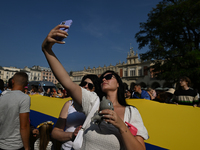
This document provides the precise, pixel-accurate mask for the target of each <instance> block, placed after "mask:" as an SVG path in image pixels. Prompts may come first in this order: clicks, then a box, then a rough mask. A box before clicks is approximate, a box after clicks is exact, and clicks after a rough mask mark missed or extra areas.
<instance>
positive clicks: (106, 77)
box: [101, 74, 113, 82]
mask: <svg viewBox="0 0 200 150" xmlns="http://www.w3.org/2000/svg"><path fill="white" fill-rule="evenodd" d="M112 77H113V74H107V75H106V76H104V77H102V79H101V82H103V79H104V78H105V79H106V80H110V79H112Z"/></svg>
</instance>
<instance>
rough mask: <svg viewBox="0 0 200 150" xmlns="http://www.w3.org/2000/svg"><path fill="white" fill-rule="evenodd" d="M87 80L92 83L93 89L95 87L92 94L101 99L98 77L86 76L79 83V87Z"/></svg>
mask: <svg viewBox="0 0 200 150" xmlns="http://www.w3.org/2000/svg"><path fill="white" fill-rule="evenodd" d="M87 78H88V79H90V80H91V81H92V82H93V84H94V87H95V90H94V92H95V93H96V94H97V95H98V96H99V98H100V99H101V98H102V91H101V84H100V80H99V77H98V76H97V75H94V74H87V75H85V76H84V77H83V78H82V80H81V83H80V84H79V85H81V84H82V83H83V82H84V81H85V79H87Z"/></svg>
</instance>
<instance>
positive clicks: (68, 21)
mask: <svg viewBox="0 0 200 150" xmlns="http://www.w3.org/2000/svg"><path fill="white" fill-rule="evenodd" d="M60 24H61V25H66V26H69V27H70V26H71V25H72V20H66V21H62V22H61V23H60ZM60 30H63V31H66V32H68V30H69V28H60ZM55 39H56V40H58V41H62V40H63V39H64V38H63V37H55Z"/></svg>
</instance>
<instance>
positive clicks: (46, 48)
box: [42, 25, 82, 104]
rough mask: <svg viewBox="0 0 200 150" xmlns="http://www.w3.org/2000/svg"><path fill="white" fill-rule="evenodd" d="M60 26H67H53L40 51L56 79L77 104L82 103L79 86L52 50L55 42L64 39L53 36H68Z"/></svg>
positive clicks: (62, 42) (63, 26) (61, 42)
mask: <svg viewBox="0 0 200 150" xmlns="http://www.w3.org/2000/svg"><path fill="white" fill-rule="evenodd" d="M60 28H68V26H65V25H58V26H56V27H55V28H53V29H52V30H51V31H50V32H49V34H48V35H47V37H46V39H45V40H44V42H43V43H42V51H43V52H44V55H45V57H46V59H47V61H48V63H49V66H50V67H51V69H52V71H53V73H54V75H55V77H56V78H57V80H58V81H59V82H60V83H61V84H62V86H63V87H64V88H65V89H66V90H67V92H69V93H70V95H71V97H72V98H73V100H74V101H76V102H77V103H79V104H82V94H81V88H80V87H79V86H78V85H77V84H75V83H74V82H73V81H72V80H71V79H70V77H69V75H68V73H67V71H66V70H65V69H64V67H63V66H62V64H61V63H60V61H59V60H58V59H57V57H56V56H55V54H54V52H53V51H52V46H53V45H54V44H55V43H59V44H64V43H65V42H64V41H57V40H55V37H57V36H60V37H64V38H66V37H67V36H68V34H67V32H65V31H63V30H60Z"/></svg>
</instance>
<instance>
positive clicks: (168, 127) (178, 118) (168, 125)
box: [127, 99, 200, 150]
mask: <svg viewBox="0 0 200 150" xmlns="http://www.w3.org/2000/svg"><path fill="white" fill-rule="evenodd" d="M127 103H128V104H130V105H133V106H135V107H137V108H138V110H139V112H140V114H141V116H142V119H143V122H144V125H145V126H146V128H147V130H148V133H149V137H150V138H149V139H148V140H147V141H145V142H146V143H149V144H152V145H156V146H160V147H163V148H166V149H170V150H179V149H181V150H197V149H200V147H199V145H198V143H199V139H200V138H199V135H200V119H199V117H200V108H199V107H193V106H185V105H175V104H165V103H159V102H155V101H151V100H145V99H129V100H127Z"/></svg>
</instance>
